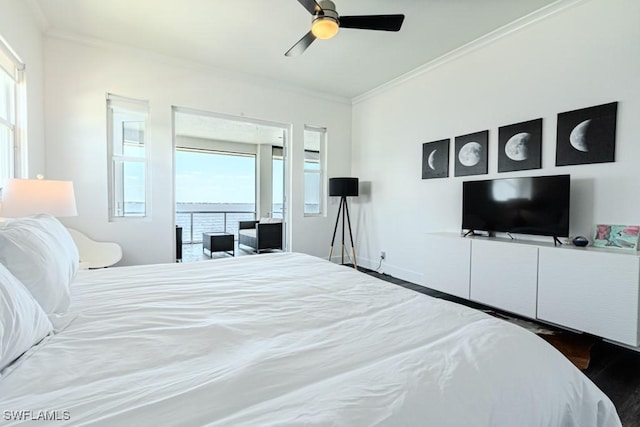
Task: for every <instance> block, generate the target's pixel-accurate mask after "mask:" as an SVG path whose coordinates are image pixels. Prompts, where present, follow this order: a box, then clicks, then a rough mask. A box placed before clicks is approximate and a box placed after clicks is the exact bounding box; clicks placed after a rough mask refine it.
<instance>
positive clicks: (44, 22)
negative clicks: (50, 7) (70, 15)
mask: <svg viewBox="0 0 640 427" xmlns="http://www.w3.org/2000/svg"><path fill="white" fill-rule="evenodd" d="M26 3H27V6H28V7H29V9H30V10H31V14H32V15H33V17H34V18H35V20H36V25H37V26H38V28H39V29H40V32H42V33H45V32H46V31H47V30H48V29H49V28H50V27H51V23H50V22H49V19H48V18H47V15H46V14H45V13H44V10H42V6H40V3H39V2H38V0H27V2H26Z"/></svg>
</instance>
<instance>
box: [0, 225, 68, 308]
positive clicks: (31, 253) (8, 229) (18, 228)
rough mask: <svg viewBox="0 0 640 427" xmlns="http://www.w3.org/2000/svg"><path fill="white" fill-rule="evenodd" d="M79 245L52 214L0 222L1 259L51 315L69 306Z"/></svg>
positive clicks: (0, 261)
mask: <svg viewBox="0 0 640 427" xmlns="http://www.w3.org/2000/svg"><path fill="white" fill-rule="evenodd" d="M78 262H79V256H78V249H77V248H76V246H75V243H73V239H72V238H71V236H70V235H69V232H68V231H67V229H66V228H65V227H64V226H63V225H62V224H61V223H60V222H59V221H58V220H57V219H55V218H54V217H52V216H51V215H38V216H35V217H27V218H19V219H14V220H11V221H8V222H6V223H3V224H1V225H0V263H2V264H4V265H5V267H7V269H8V270H9V271H10V272H11V273H12V274H13V275H14V276H15V277H16V278H17V279H18V280H20V282H22V284H24V286H25V287H26V288H27V289H28V290H29V291H30V292H31V294H32V295H33V296H34V298H35V299H36V301H38V303H39V304H40V306H42V308H43V310H44V311H45V313H47V314H48V315H50V316H53V315H55V314H63V313H64V312H66V311H67V309H68V308H69V304H70V303H71V296H70V291H69V284H70V283H71V280H73V277H74V276H75V274H76V272H77V271H78Z"/></svg>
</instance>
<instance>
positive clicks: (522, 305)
mask: <svg viewBox="0 0 640 427" xmlns="http://www.w3.org/2000/svg"><path fill="white" fill-rule="evenodd" d="M537 286H538V248H537V247H535V246H530V245H520V244H510V243H503V242H497V241H491V240H474V241H472V243H471V299H472V300H473V301H477V302H480V303H482V304H486V305H490V306H492V307H498V308H501V309H503V310H506V311H509V312H512V313H516V314H520V315H522V316H526V317H531V318H535V317H536V299H537V296H536V293H537Z"/></svg>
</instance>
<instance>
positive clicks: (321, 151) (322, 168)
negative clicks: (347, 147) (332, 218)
mask: <svg viewBox="0 0 640 427" xmlns="http://www.w3.org/2000/svg"><path fill="white" fill-rule="evenodd" d="M307 132H316V133H318V134H320V140H319V143H318V147H317V150H315V149H309V148H307V138H306V133H307ZM303 135H304V150H303V151H304V153H303V159H302V162H303V166H302V169H303V197H302V212H303V215H304V216H305V217H320V216H324V215H325V214H326V205H327V203H326V199H327V196H326V183H325V181H326V179H325V176H326V155H325V153H326V146H327V129H326V128H324V127H319V126H308V125H305V127H304V134H303ZM313 148H316V147H313ZM310 153H314V154H317V156H316V155H314V156H308V154H310ZM311 157H315V158H313V159H312V158H311ZM308 163H315V164H318V165H319V167H317V168H307V164H308ZM307 174H311V175H317V176H318V182H319V186H320V188H319V189H318V191H319V196H318V199H319V200H318V212H307V210H306V207H307V204H306V203H305V202H306V187H307V186H306V179H307Z"/></svg>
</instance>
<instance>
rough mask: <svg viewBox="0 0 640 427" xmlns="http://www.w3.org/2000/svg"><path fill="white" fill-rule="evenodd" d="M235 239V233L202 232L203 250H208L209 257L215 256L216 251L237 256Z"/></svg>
mask: <svg viewBox="0 0 640 427" xmlns="http://www.w3.org/2000/svg"><path fill="white" fill-rule="evenodd" d="M234 240H235V239H234V236H233V234H229V233H222V232H219V233H218V232H212V233H202V252H205V250H208V251H209V258H211V257H212V256H213V253H214V252H226V253H228V254H229V255H231V256H236V251H235V241H234ZM205 253H206V252H205Z"/></svg>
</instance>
